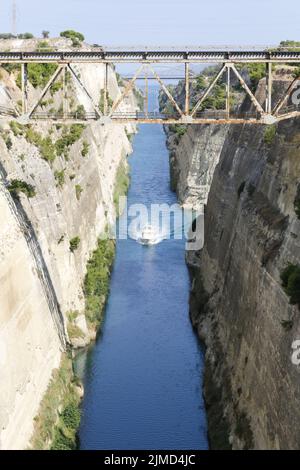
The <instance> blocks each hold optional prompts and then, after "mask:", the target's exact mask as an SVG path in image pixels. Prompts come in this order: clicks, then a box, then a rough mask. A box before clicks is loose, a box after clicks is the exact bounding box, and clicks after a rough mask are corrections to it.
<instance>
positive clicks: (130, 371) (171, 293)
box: [77, 87, 208, 450]
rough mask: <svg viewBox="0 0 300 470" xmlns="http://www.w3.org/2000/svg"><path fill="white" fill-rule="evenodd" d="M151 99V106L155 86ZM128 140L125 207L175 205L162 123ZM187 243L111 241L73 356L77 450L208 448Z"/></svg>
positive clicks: (154, 101) (153, 101)
mask: <svg viewBox="0 0 300 470" xmlns="http://www.w3.org/2000/svg"><path fill="white" fill-rule="evenodd" d="M150 101H151V106H152V109H154V108H155V107H156V106H157V89H156V88H154V87H153V88H151V93H150ZM133 145H134V152H133V154H132V155H131V156H130V157H129V163H130V167H131V186H130V189H129V193H128V205H130V204H133V203H143V204H146V205H147V206H148V207H149V206H150V204H152V203H160V204H161V203H167V204H174V203H175V202H176V196H175V194H174V193H173V192H171V190H170V186H169V161H168V150H167V148H166V143H165V134H164V131H163V128H162V126H159V125H142V126H140V128H139V133H138V134H137V136H136V137H135V139H134V144H133ZM125 216H126V215H125V214H124V215H123V217H125ZM184 248H185V241H184V240H175V239H170V240H164V241H163V242H162V243H159V244H157V245H155V246H151V247H146V246H143V245H140V244H138V243H137V242H136V241H134V240H132V239H130V238H128V239H126V240H118V241H117V250H116V259H115V265H114V270H113V273H112V277H111V293H110V296H109V299H108V302H107V307H106V312H105V320H104V322H103V325H102V331H101V334H100V336H99V338H98V340H97V342H96V344H95V345H94V346H93V347H92V348H91V349H90V350H89V351H88V352H83V353H81V354H80V355H79V357H78V359H77V367H81V368H83V369H84V387H85V396H84V400H83V404H82V412H83V414H82V420H81V426H80V430H79V438H80V449H120V450H122V449H168V450H169V449H207V447H208V444H207V436H206V433H207V430H206V416H205V409H204V403H203V398H202V372H203V362H204V359H203V352H202V350H201V348H200V346H199V343H198V340H197V338H196V336H195V334H194V332H193V330H192V326H191V323H190V320H189V312H188V299H189V276H188V271H187V267H186V265H185V253H184Z"/></svg>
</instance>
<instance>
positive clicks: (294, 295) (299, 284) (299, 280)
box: [280, 264, 300, 308]
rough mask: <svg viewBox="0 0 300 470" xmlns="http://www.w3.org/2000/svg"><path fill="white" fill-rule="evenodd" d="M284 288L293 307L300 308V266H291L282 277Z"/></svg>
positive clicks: (284, 271)
mask: <svg viewBox="0 0 300 470" xmlns="http://www.w3.org/2000/svg"><path fill="white" fill-rule="evenodd" d="M280 278H281V281H282V286H283V288H284V290H285V292H286V294H287V295H288V296H289V298H290V303H291V304H292V305H298V307H299V308H300V266H297V265H295V264H289V265H288V266H287V267H286V268H285V269H284V270H283V271H282V273H281V275H280Z"/></svg>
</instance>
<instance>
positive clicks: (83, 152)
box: [81, 140, 90, 157]
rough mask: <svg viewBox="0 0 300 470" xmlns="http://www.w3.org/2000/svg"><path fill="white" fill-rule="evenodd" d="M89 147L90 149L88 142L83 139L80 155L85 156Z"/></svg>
mask: <svg viewBox="0 0 300 470" xmlns="http://www.w3.org/2000/svg"><path fill="white" fill-rule="evenodd" d="M89 149H90V144H89V143H88V142H87V141H86V140H84V141H83V142H82V150H81V155H82V156H83V157H86V156H87V155H88V153H89Z"/></svg>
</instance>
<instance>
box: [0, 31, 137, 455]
mask: <svg viewBox="0 0 300 470" xmlns="http://www.w3.org/2000/svg"><path fill="white" fill-rule="evenodd" d="M50 45H51V47H59V48H69V47H70V44H69V41H68V40H64V39H59V40H50ZM0 47H1V48H5V49H10V50H26V49H32V48H36V47H37V43H36V41H34V40H30V41H24V40H22V41H21V40H15V41H7V42H6V41H2V42H1V44H0ZM84 47H88V46H84ZM76 70H77V72H78V73H80V76H81V80H82V81H83V82H84V83H85V85H86V87H87V89H88V90H89V92H90V94H91V95H92V97H93V99H94V101H95V102H96V103H98V102H99V101H100V100H101V89H103V84H104V68H103V66H102V65H89V66H80V65H77V66H76ZM0 89H1V93H0V104H2V105H7V99H8V95H7V91H9V93H10V95H11V96H14V97H16V99H17V98H18V97H19V95H20V90H19V88H18V86H17V75H16V73H15V72H14V71H11V70H3V69H2V70H1V83H0ZM108 90H109V97H110V99H115V98H116V97H117V96H118V95H119V94H120V87H119V85H118V81H117V77H116V74H115V72H114V70H113V69H112V68H111V69H110V71H109V83H108ZM30 91H31V94H32V96H34V95H36V96H37V95H38V93H39V91H40V90H39V87H36V88H35V89H34V87H33V86H32V85H30ZM45 100H47V102H45V103H44V104H43V106H45V107H46V108H47V107H48V108H49V106H54V107H57V106H59V93H57V91H56V90H54V91H52V93H51V95H49V97H47V96H46V97H45ZM69 100H70V101H69V105H70V107H72V106H85V108H86V109H87V110H88V106H89V103H88V102H87V101H86V98H85V96H84V94H83V92H82V91H81V89H80V88H78V86H76V84H69ZM123 106H124V107H125V108H127V109H135V108H136V104H135V99H134V97H133V95H131V96H130V97H129V98H128V99H127V100H126V103H125V104H124V105H123ZM134 131H135V129H134V127H132V126H128V127H127V128H126V127H125V126H123V125H115V124H110V125H109V124H107V125H99V124H98V123H96V122H95V123H93V124H87V125H85V126H83V125H82V126H78V125H77V126H75V127H72V126H60V125H56V126H51V125H49V124H46V123H38V124H35V125H33V126H31V127H29V126H19V125H18V126H15V125H12V124H10V123H9V122H6V121H2V122H1V138H0V163H1V165H0V169H1V171H0V174H1V182H0V183H1V184H0V189H1V192H0V211H1V212H0V213H1V216H2V221H3V223H2V225H1V229H0V277H1V286H2V288H1V293H0V371H1V385H0V403H1V405H0V440H1V448H3V449H21V448H24V447H26V446H27V444H28V442H29V439H30V436H31V434H32V430H33V418H34V416H35V415H36V413H37V411H38V408H39V403H40V401H41V399H42V397H43V395H44V393H45V391H46V389H47V386H48V383H49V380H50V377H51V374H52V371H53V369H55V368H57V367H58V365H59V363H60V358H61V353H62V351H63V350H64V349H65V345H66V342H68V341H69V340H70V339H71V338H69V337H68V334H67V322H68V315H69V313H70V312H76V328H77V331H80V335H79V337H78V338H75V339H74V338H73V342H74V343H75V344H76V345H77V346H83V345H84V344H87V342H89V341H90V337H91V336H92V337H94V334H95V333H94V332H93V331H89V330H88V328H87V324H86V320H85V316H84V307H85V301H84V294H83V280H84V276H85V273H86V265H87V261H88V259H89V257H90V255H91V252H92V251H93V250H94V249H95V247H96V243H97V239H98V237H99V236H100V234H101V233H102V232H103V230H104V229H105V227H106V225H107V224H109V223H110V222H111V221H112V220H113V218H114V213H115V207H114V189H115V184H116V178H117V174H118V169H119V168H120V166H123V167H124V168H126V156H127V155H128V154H129V153H130V152H131V144H130V141H129V140H128V135H129V134H131V133H133V132H134ZM58 142H59V144H58ZM59 149H62V151H59ZM16 182H18V184H19V183H20V182H22V185H23V184H25V190H26V189H27V190H28V188H32V190H33V194H31V196H32V197H28V191H27V193H26V191H23V192H22V191H11V185H12V183H13V184H16ZM17 189H18V188H17ZM9 190H10V191H9ZM24 192H25V194H24ZM72 241H73V245H72ZM75 245H76V246H75ZM78 329H79V330H78Z"/></svg>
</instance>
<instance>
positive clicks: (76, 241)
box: [70, 236, 80, 253]
mask: <svg viewBox="0 0 300 470" xmlns="http://www.w3.org/2000/svg"><path fill="white" fill-rule="evenodd" d="M79 243H80V238H79V237H78V236H76V237H74V238H71V240H70V251H71V252H72V253H74V251H75V250H77V248H78V247H79Z"/></svg>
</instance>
